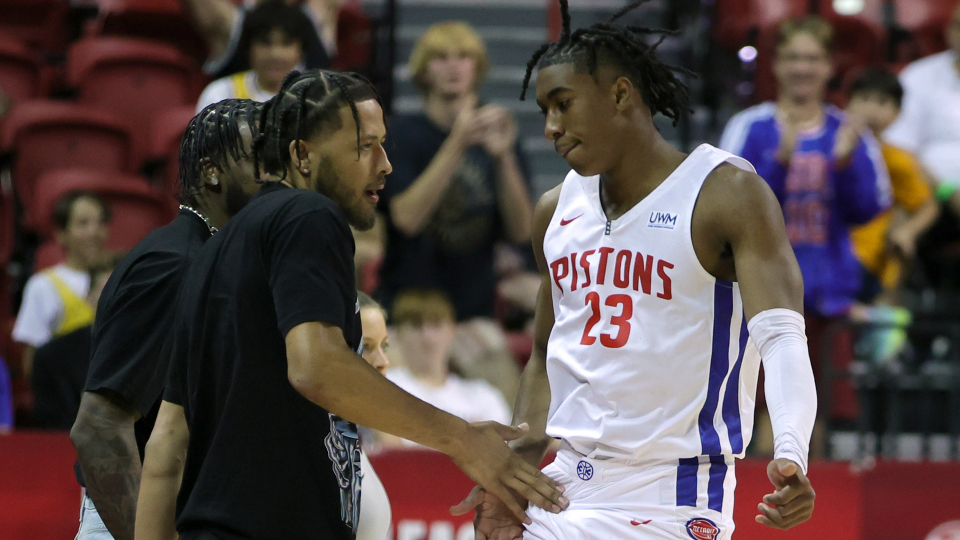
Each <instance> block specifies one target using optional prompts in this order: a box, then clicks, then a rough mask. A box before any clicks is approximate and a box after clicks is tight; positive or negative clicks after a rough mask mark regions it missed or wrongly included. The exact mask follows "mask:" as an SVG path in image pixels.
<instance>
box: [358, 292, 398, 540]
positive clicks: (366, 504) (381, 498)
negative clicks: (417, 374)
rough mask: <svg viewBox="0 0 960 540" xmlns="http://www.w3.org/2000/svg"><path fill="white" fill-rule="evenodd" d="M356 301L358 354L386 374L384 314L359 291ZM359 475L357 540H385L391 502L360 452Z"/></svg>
mask: <svg viewBox="0 0 960 540" xmlns="http://www.w3.org/2000/svg"><path fill="white" fill-rule="evenodd" d="M357 301H358V302H359V303H360V325H361V326H362V327H363V339H362V341H361V343H362V345H361V349H360V354H361V356H363V359H364V360H366V361H367V363H369V364H370V365H371V366H373V367H374V368H375V369H376V370H377V371H379V372H380V373H381V374H385V373H386V371H387V367H388V366H389V365H390V360H389V359H387V347H388V337H387V321H386V312H385V311H384V310H383V308H382V307H380V304H378V303H377V302H376V301H375V300H374V299H373V298H370V297H369V296H367V295H366V294H364V293H362V292H359V291H358V292H357ZM360 471H361V472H362V473H363V478H362V479H361V484H360V492H361V493H362V494H363V501H362V504H360V524H359V525H358V526H357V540H386V539H387V535H389V534H390V521H391V517H392V511H391V510H390V499H389V497H387V490H386V489H384V488H383V482H381V481H380V478H379V477H378V476H377V473H376V471H374V470H373V465H372V464H371V463H370V459H368V458H367V452H366V451H365V450H361V451H360Z"/></svg>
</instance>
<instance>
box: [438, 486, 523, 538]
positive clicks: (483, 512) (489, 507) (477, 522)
mask: <svg viewBox="0 0 960 540" xmlns="http://www.w3.org/2000/svg"><path fill="white" fill-rule="evenodd" d="M471 510H476V511H477V514H476V517H474V518H473V530H474V532H475V535H476V536H475V537H474V540H522V538H523V524H521V523H520V521H518V520H517V518H516V516H514V515H513V513H512V512H510V509H509V508H507V506H506V505H505V504H503V502H501V501H500V499H498V498H496V497H494V496H493V495H491V494H489V493H487V492H486V490H484V489H483V488H482V487H480V486H474V488H473V490H472V491H470V494H469V495H467V498H466V499H464V500H463V501H462V502H461V503H460V504H458V505H456V506H454V507H452V508H450V513H451V514H452V515H454V516H462V515H463V514H466V513H467V512H469V511H471Z"/></svg>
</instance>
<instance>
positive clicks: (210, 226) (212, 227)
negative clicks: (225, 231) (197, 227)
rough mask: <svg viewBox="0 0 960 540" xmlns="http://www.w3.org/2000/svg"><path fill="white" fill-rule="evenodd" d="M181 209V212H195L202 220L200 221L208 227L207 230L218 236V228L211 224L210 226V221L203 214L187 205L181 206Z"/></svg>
mask: <svg viewBox="0 0 960 540" xmlns="http://www.w3.org/2000/svg"><path fill="white" fill-rule="evenodd" d="M180 209H181V210H187V211H190V212H193V213H194V214H195V215H196V216H197V217H198V218H200V219H202V220H203V223H204V225H206V226H207V229H209V230H210V234H217V230H218V229H217V228H216V227H214V226H213V225H211V224H210V220H209V219H207V217H206V216H204V215H203V214H201V213H200V212H198V211H197V210H196V209H195V208H192V207H189V206H187V205H185V204H181V205H180Z"/></svg>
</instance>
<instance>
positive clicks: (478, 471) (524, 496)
mask: <svg viewBox="0 0 960 540" xmlns="http://www.w3.org/2000/svg"><path fill="white" fill-rule="evenodd" d="M527 429H529V428H527V427H526V425H525V424H521V425H520V427H510V426H504V425H502V424H498V423H497V422H479V423H475V424H470V425H468V427H467V431H466V432H465V434H464V436H463V438H462V440H461V441H460V445H459V450H458V451H457V452H456V455H452V454H451V456H450V457H451V458H453V461H454V463H456V464H457V466H458V467H460V469H461V470H462V471H463V472H465V473H466V474H467V476H469V477H470V478H472V479H473V480H474V481H475V482H476V483H478V484H480V486H481V487H483V488H484V489H485V490H486V491H487V492H489V493H491V494H493V495H494V496H496V497H497V498H498V499H500V501H502V502H503V504H504V505H506V507H507V509H509V510H510V512H511V513H512V514H513V515H514V516H516V518H517V519H518V520H520V521H521V522H522V523H530V520H529V518H527V516H526V513H525V512H524V508H523V506H521V504H520V503H519V502H517V500H516V498H515V497H514V496H513V494H512V493H511V490H512V491H513V492H514V493H516V495H517V496H519V497H520V498H521V500H526V501H530V502H531V503H533V504H535V505H537V506H539V507H540V508H543V509H544V510H546V511H548V512H553V513H559V512H560V511H561V510H563V509H564V508H566V507H567V506H568V505H569V504H570V502H569V501H568V500H567V499H566V498H565V497H563V495H562V494H563V486H561V485H560V484H559V483H557V482H556V481H554V480H553V479H551V478H550V477H548V476H547V475H545V474H543V473H542V472H540V470H539V469H537V468H536V467H534V466H533V465H530V464H529V463H527V462H525V461H523V460H522V459H520V456H518V455H517V454H516V453H514V452H513V450H511V449H510V448H509V447H507V445H506V444H504V441H512V440H514V439H519V438H520V437H522V436H523V435H524V434H526V432H527Z"/></svg>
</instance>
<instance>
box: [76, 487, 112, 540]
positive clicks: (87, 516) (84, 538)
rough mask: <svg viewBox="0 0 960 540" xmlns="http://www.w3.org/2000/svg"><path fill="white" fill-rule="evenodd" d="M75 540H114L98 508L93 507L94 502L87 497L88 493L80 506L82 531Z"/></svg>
mask: <svg viewBox="0 0 960 540" xmlns="http://www.w3.org/2000/svg"><path fill="white" fill-rule="evenodd" d="M74 540H113V536H112V535H111V534H110V531H108V530H107V526H106V525H104V524H103V520H102V519H100V513H99V512H97V507H96V506H94V505H93V501H92V500H90V497H87V495H86V493H84V495H83V502H82V503H81V504H80V530H79V531H78V532H77V536H76V538H74Z"/></svg>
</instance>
